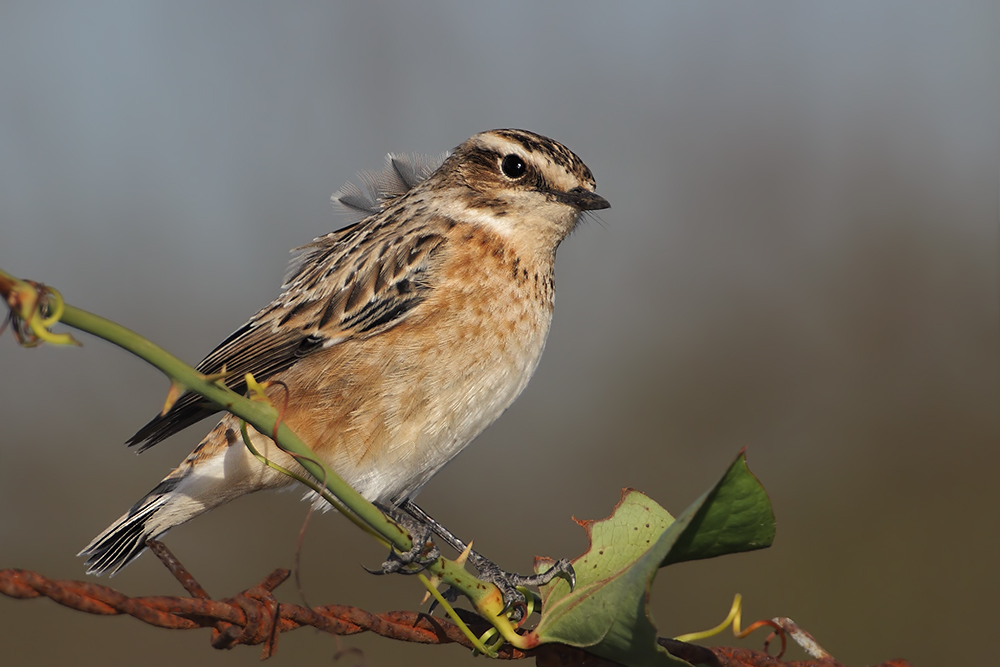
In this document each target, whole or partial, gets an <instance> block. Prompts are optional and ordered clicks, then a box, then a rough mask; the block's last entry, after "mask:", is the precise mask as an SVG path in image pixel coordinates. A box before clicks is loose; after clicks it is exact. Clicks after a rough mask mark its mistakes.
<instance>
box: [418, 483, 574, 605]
mask: <svg viewBox="0 0 1000 667" xmlns="http://www.w3.org/2000/svg"><path fill="white" fill-rule="evenodd" d="M399 508H400V509H401V510H403V511H404V512H406V513H407V514H409V515H410V516H411V517H413V518H414V519H416V520H417V521H418V522H420V523H422V524H423V525H425V526H426V527H427V528H428V529H429V530H430V532H433V533H434V534H436V535H437V536H438V537H440V538H441V539H442V540H444V541H445V542H446V543H447V544H448V546H450V547H452V548H453V549H455V550H456V551H459V552H462V551H465V549H466V547H467V546H468V545H466V544H465V542H463V541H462V540H460V539H459V538H458V537H457V536H456V535H455V534H454V533H452V532H451V531H450V530H448V529H447V528H445V527H444V526H442V525H441V524H440V523H438V522H437V521H435V520H434V519H433V518H432V517H431V516H430V515H429V514H427V512H425V511H423V510H422V509H420V507H418V506H417V504H416V503H414V502H413V501H412V500H409V499H406V500H404V501H403V502H402V503H400V505H399ZM469 560H471V561H472V564H473V565H474V566H475V568H476V570H478V571H479V578H480V579H482V580H483V581H488V582H490V583H492V584H494V585H495V586H496V587H497V588H499V589H500V592H501V594H502V595H503V601H504V609H505V610H506V609H510V608H511V607H512V606H514V605H523V604H524V603H525V599H524V595H523V594H522V593H521V592H520V591H518V590H517V587H518V586H544V585H545V584H547V583H549V582H550V581H552V580H553V579H555V578H556V577H560V578H562V579H565V580H566V581H567V582H569V586H570V588H573V587H574V586H575V585H576V572H574V571H573V566H572V565H571V564H570V562H569V561H568V560H567V559H565V558H563V559H562V560H559V561H556V562H555V563H554V564H553V565H552V567H550V568H549V569H548V570H546V571H545V572H542V573H541V574H532V575H523V574H515V573H513V572H507V571H506V570H502V569H501V568H500V567H499V566H498V565H497V564H496V563H494V562H493V561H491V560H489V559H488V558H486V557H485V556H483V555H482V554H479V553H477V552H476V551H470V552H469ZM519 613H520V612H515V615H518V614H519Z"/></svg>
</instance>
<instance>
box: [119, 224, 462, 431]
mask: <svg viewBox="0 0 1000 667" xmlns="http://www.w3.org/2000/svg"><path fill="white" fill-rule="evenodd" d="M444 242H445V240H444V236H442V235H441V234H439V233H438V232H436V231H435V230H434V229H433V228H431V227H429V226H414V227H413V228H412V229H410V230H409V231H408V232H406V233H401V232H400V231H399V229H398V227H397V226H393V225H387V224H386V222H385V221H383V220H380V219H379V218H378V217H373V218H370V219H367V220H365V221H362V222H361V223H357V224H355V225H351V226H349V227H346V228H344V229H341V230H339V231H337V232H333V233H332V234H327V235H326V236H323V237H320V238H318V239H316V240H315V241H313V242H312V243H310V244H309V245H307V246H303V247H302V248H298V249H297V250H296V251H294V252H295V253H296V255H295V258H294V259H293V262H294V263H295V265H294V266H293V270H292V272H291V273H290V275H289V276H288V277H287V278H286V282H285V285H284V287H285V291H284V292H283V293H282V294H281V296H279V297H278V298H277V299H275V300H274V301H273V302H272V303H271V304H269V305H268V306H266V307H265V308H263V309H262V310H261V311H260V312H258V313H257V314H256V315H254V316H253V317H252V318H251V319H250V321H249V322H247V323H246V324H244V325H243V326H242V327H240V328H239V329H237V330H236V331H235V332H233V333H232V334H231V335H230V336H229V337H228V338H226V340H224V341H223V342H222V343H220V344H219V346H218V347H216V348H215V349H214V350H213V351H212V352H211V353H210V354H209V355H208V356H207V357H205V359H204V360H203V361H202V362H201V363H200V364H198V371H199V372H201V373H204V374H206V375H210V374H216V373H221V372H222V371H223V369H225V371H226V373H227V374H228V375H227V378H226V379H224V382H225V383H226V385H227V386H229V387H230V388H231V389H233V391H236V392H237V393H243V392H245V391H246V382H245V380H244V377H245V375H246V373H253V375H254V377H255V378H256V379H257V380H258V381H263V380H267V379H268V378H271V377H273V376H275V375H276V374H279V373H281V372H282V371H285V370H287V369H288V368H290V367H291V366H292V365H294V364H295V363H296V362H298V361H299V360H300V359H302V358H304V357H307V356H309V355H310V354H314V353H316V352H317V351H319V350H322V349H326V348H329V347H332V346H333V345H337V344H339V343H342V342H344V341H346V340H350V339H356V338H368V337H371V336H376V335H378V334H379V333H381V332H383V331H386V330H388V329H390V328H392V327H394V326H396V325H397V324H399V323H400V322H402V321H403V320H405V319H406V317H407V315H408V314H409V313H411V312H412V311H413V309H414V308H415V307H416V306H418V305H419V304H420V303H421V302H422V301H423V300H424V299H425V298H426V293H427V290H428V289H430V287H431V286H432V284H433V281H434V270H435V267H436V263H435V261H434V257H435V255H436V252H437V251H438V249H439V248H440V247H441V246H442V245H443V244H444ZM218 411H219V408H218V406H216V405H214V404H212V403H210V402H208V401H205V400H204V399H203V398H201V397H200V396H198V395H197V394H190V393H187V394H184V395H183V396H181V398H180V399H179V400H178V401H177V402H176V403H175V404H174V406H173V407H172V408H171V410H170V411H169V412H168V413H167V414H166V415H162V416H157V417H154V418H153V419H152V420H151V421H150V422H149V423H148V424H146V425H145V426H143V427H142V428H141V429H139V431H138V432H136V434H135V435H133V436H132V437H131V438H130V439H129V440H128V443H127V444H128V445H129V446H138V448H139V451H144V450H145V449H148V448H149V447H152V446H153V445H155V444H157V443H158V442H160V441H162V440H164V439H166V438H168V437H170V436H171V435H173V434H175V433H177V432H179V431H181V430H183V429H185V428H187V427H188V426H191V425H192V424H194V423H196V422H199V421H201V420H202V419H204V418H206V417H209V416H211V415H212V414H214V413H216V412H218Z"/></svg>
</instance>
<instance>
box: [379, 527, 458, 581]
mask: <svg viewBox="0 0 1000 667" xmlns="http://www.w3.org/2000/svg"><path fill="white" fill-rule="evenodd" d="M428 545H429V547H428ZM440 557H441V550H440V549H438V547H437V545H436V544H434V543H433V542H431V541H430V534H429V531H428V532H427V533H425V534H423V535H418V536H415V537H414V539H413V547H412V548H410V550H409V551H404V552H402V553H400V552H399V551H396V550H395V549H394V548H392V547H390V548H389V557H388V558H386V559H385V561H384V562H383V563H382V566H381V568H379V569H377V570H370V569H368V568H367V567H365V570H367V571H368V572H369V573H370V574H392V573H393V572H398V573H400V574H420V573H421V572H423V571H424V570H426V569H427V568H428V567H430V566H431V565H433V564H434V563H435V562H436V561H437V559H438V558H440ZM361 567H364V565H362V566H361Z"/></svg>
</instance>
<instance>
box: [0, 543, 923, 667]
mask: <svg viewBox="0 0 1000 667" xmlns="http://www.w3.org/2000/svg"><path fill="white" fill-rule="evenodd" d="M150 547H151V548H152V550H153V551H154V553H156V554H157V555H158V556H159V557H160V559H161V560H162V561H163V562H164V564H165V565H166V566H167V567H168V568H169V569H170V571H171V572H172V573H173V574H174V576H175V577H177V579H178V581H180V582H181V584H182V585H183V586H184V587H185V589H186V590H187V591H188V592H189V593H191V595H192V596H194V597H190V598H183V597H171V596H149V597H129V596H127V595H125V594H123V593H120V592H118V591H116V590H114V589H112V588H108V587H107V586H102V585H99V584H93V583H88V582H82V581H53V580H51V579H48V578H47V577H44V576H42V575H40V574H38V573H37V572H31V571H29V570H17V569H7V570H0V593H3V594H4V595H6V596H8V597H12V598H16V599H21V600H27V599H32V598H37V597H47V598H49V599H51V600H53V601H55V602H58V603H59V604H61V605H63V606H66V607H69V608H71V609H76V610H78V611H84V612H87V613H90V614H99V615H105V616H112V615H121V614H127V615H129V616H133V617H134V618H137V619H139V620H140V621H143V622H144V623H148V624H150V625H155V626H157V627H160V628H173V629H182V630H190V629H195V628H211V629H212V646H213V647H215V648H217V649H230V648H233V647H234V646H236V645H237V644H247V645H257V644H262V645H263V649H262V653H261V658H267V657H270V656H271V655H273V654H274V652H275V650H276V649H277V643H278V636H279V635H280V634H281V633H282V632H288V631H289V630H294V629H296V628H300V627H302V626H310V627H313V628H316V629H318V630H322V631H324V632H328V633H330V634H335V635H353V634H358V633H361V632H374V633H376V634H378V635H381V636H383V637H388V638H390V639H396V640H399V641H408V642H417V643H420V644H450V643H455V644H460V645H462V646H465V647H467V648H470V649H471V648H472V646H471V644H470V643H469V641H468V639H467V638H466V637H465V635H463V634H462V632H461V630H459V628H458V626H457V625H455V624H454V623H453V622H451V621H450V620H448V619H444V618H437V617H433V616H430V615H429V614H425V613H421V612H414V611H390V612H385V613H381V614H373V613H370V612H367V611H364V610H363V609H358V608H357V607H350V606H347V605H327V606H323V607H313V608H308V607H302V606H299V605H295V604H290V603H287V602H278V601H277V600H276V599H275V598H274V594H273V591H274V589H275V588H277V587H278V586H279V585H281V583H283V582H284V581H285V580H286V579H287V578H288V576H289V572H288V570H283V569H278V570H275V571H274V572H272V573H271V574H270V575H269V576H268V577H267V578H265V579H264V580H263V581H262V582H261V583H259V584H257V585H256V586H253V587H251V588H248V589H247V590H245V591H243V592H242V593H239V594H238V595H235V596H233V597H230V598H225V599H222V600H212V599H210V598H209V597H208V594H207V593H206V592H205V590H204V589H203V588H202V587H201V586H200V585H199V584H198V582H197V581H195V579H194V577H193V576H192V575H191V574H190V573H189V572H188V571H187V570H186V569H184V567H183V566H182V565H181V564H180V562H179V561H177V559H176V558H174V557H173V555H172V554H170V552H169V551H168V550H167V549H166V547H164V546H163V545H161V544H158V543H150ZM459 613H461V615H462V618H463V620H465V621H466V623H468V624H469V627H471V628H472V629H473V631H474V632H476V631H480V632H482V631H485V630H486V629H488V628H489V627H490V626H489V624H487V623H486V622H485V621H483V620H482V619H479V618H478V617H477V616H476V615H475V614H473V613H471V612H464V610H459ZM661 643H662V644H664V645H665V646H666V647H667V648H668V649H669V650H670V651H671V653H673V654H675V655H677V656H678V657H683V658H685V659H687V660H689V661H692V662H697V663H702V664H707V665H717V666H718V667H843V666H842V665H840V663H838V662H836V661H835V660H833V659H832V658H822V659H816V660H813V661H804V662H803V661H796V662H781V661H780V660H778V659H776V658H773V657H771V656H769V655H768V654H766V653H760V652H757V651H750V650H746V649H738V648H728V647H716V648H711V649H707V648H704V647H700V646H695V645H692V644H683V643H681V642H674V641H673V640H661ZM499 657H500V658H502V659H507V660H516V659H521V658H532V657H533V658H535V659H536V664H537V665H539V667H569V666H571V665H573V666H580V667H609V666H613V665H615V664H616V663H612V662H609V661H607V660H604V659H602V658H598V657H596V656H594V655H592V654H589V653H587V652H585V651H583V650H581V649H577V648H572V647H568V646H562V645H545V646H542V647H540V648H537V649H534V650H531V651H528V652H524V651H519V650H517V649H514V648H512V647H510V646H506V647H505V648H503V649H502V650H501V651H500V656H499ZM879 667H910V665H909V663H907V662H906V661H902V660H897V661H891V662H887V663H884V664H883V665H880V666H879Z"/></svg>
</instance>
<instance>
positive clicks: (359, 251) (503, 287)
mask: <svg viewBox="0 0 1000 667" xmlns="http://www.w3.org/2000/svg"><path fill="white" fill-rule="evenodd" d="M433 162H434V161H430V160H424V159H421V158H416V157H412V158H405V157H401V156H398V155H393V154H390V155H389V156H388V158H387V167H386V170H385V172H383V173H371V172H367V173H365V172H363V173H362V174H360V176H361V178H362V182H363V184H364V185H365V186H366V188H367V192H366V191H365V190H362V188H359V187H357V186H355V185H353V184H351V183H348V184H347V185H345V187H344V188H343V189H342V190H341V191H340V192H338V193H337V194H335V195H334V199H335V200H336V201H338V202H340V203H341V204H343V205H344V206H345V207H346V208H347V209H349V210H352V211H353V212H354V213H355V214H357V215H359V216H360V219H359V220H357V221H355V222H353V223H351V224H349V225H347V226H346V227H343V228H342V229H339V230H337V231H334V232H332V233H329V234H327V235H325V236H321V237H319V238H316V239H314V240H313V241H312V242H311V243H309V244H307V245H305V246H302V247H300V248H297V249H295V250H294V251H293V253H294V254H293V259H292V262H291V263H290V266H289V271H288V273H287V275H286V278H285V282H284V284H283V285H282V291H281V293H280V295H279V296H278V297H277V298H276V299H275V300H274V301H272V302H271V303H270V304H268V305H267V306H265V307H264V308H262V309H261V310H260V311H258V312H257V313H256V314H255V315H254V316H253V317H251V318H250V320H249V321H247V322H246V324H244V325H243V326H241V327H240V328H239V329H237V330H236V331H235V332H233V333H232V334H231V335H230V336H229V337H228V338H226V339H225V340H223V341H222V342H221V343H220V344H219V345H218V346H217V347H216V348H215V349H214V350H213V351H212V352H211V353H210V354H209V355H208V356H207V357H205V359H204V360H203V361H202V362H201V363H200V364H199V365H198V367H197V369H198V371H199V372H201V373H203V374H205V375H220V376H222V377H223V380H222V381H223V382H225V383H226V385H227V386H229V387H230V388H231V389H233V390H234V391H236V392H238V393H245V392H246V391H247V381H246V379H245V375H246V374H247V373H252V374H253V377H254V378H255V379H256V380H257V381H269V382H270V384H269V388H268V389H267V390H266V391H267V394H268V396H269V398H270V399H271V400H272V401H273V402H274V404H275V405H279V404H284V405H285V407H284V409H283V421H284V423H285V424H287V425H288V426H289V427H290V428H291V429H292V431H294V432H295V433H296V435H298V436H299V438H300V439H301V440H302V441H303V442H305V443H306V444H308V445H309V446H310V447H311V448H312V450H313V452H314V453H315V455H316V456H317V457H319V458H322V459H323V460H324V461H325V462H326V463H327V464H329V465H330V466H331V467H332V468H333V469H334V470H335V471H336V472H337V473H338V474H339V475H340V476H341V477H342V478H343V479H344V480H345V481H346V482H347V483H348V484H350V485H351V486H352V487H353V488H354V489H355V490H357V491H358V492H359V493H360V494H361V495H362V496H364V497H365V498H366V499H367V500H369V501H372V502H374V503H376V504H378V505H379V506H380V507H383V508H387V509H389V510H393V511H398V509H399V508H403V509H405V510H407V512H408V514H409V516H410V517H411V518H413V519H415V520H417V522H418V523H420V522H423V523H424V524H425V525H426V524H431V525H432V527H433V526H436V527H437V528H442V529H443V527H441V526H440V525H439V524H436V522H433V520H432V519H430V517H429V516H427V515H426V513H423V511H422V510H420V508H419V507H417V506H416V505H415V504H414V503H413V500H414V498H415V496H416V495H417V493H418V492H419V491H420V490H421V489H422V488H423V486H424V485H425V484H426V483H427V482H428V481H429V480H430V479H431V477H432V476H433V475H434V474H435V473H436V472H437V471H439V470H440V469H441V468H442V467H443V466H444V465H445V464H447V463H448V462H449V461H451V460H452V458H454V457H455V456H456V455H457V454H458V453H459V452H461V451H462V449H464V448H465V447H466V446H467V445H468V444H469V443H470V442H472V441H473V440H474V439H475V438H476V437H477V436H478V435H479V434H480V433H481V432H482V431H483V430H484V429H486V428H487V427H488V426H489V425H490V424H492V423H493V422H494V421H495V420H496V419H497V418H498V417H500V415H501V414H502V413H503V412H504V411H506V410H507V408H508V407H509V406H510V405H511V404H512V403H513V402H514V400H515V399H516V398H517V396H518V395H519V394H520V393H521V392H522V390H523V389H524V388H525V386H526V385H527V383H528V381H529V379H530V378H531V376H532V375H533V373H534V371H535V369H536V367H537V365H538V362H539V358H540V357H541V354H542V351H543V349H544V347H545V342H546V338H547V336H548V333H549V329H550V324H551V321H552V313H553V305H554V298H555V282H554V264H555V258H556V250H557V248H558V247H559V245H560V243H561V242H562V241H563V240H564V239H565V238H566V237H567V236H568V235H569V234H570V233H571V232H572V231H573V230H574V228H575V227H576V226H577V223H578V221H579V220H580V219H581V217H582V216H583V214H585V213H586V212H589V211H598V210H601V209H605V208H608V207H609V206H610V204H609V203H608V201H607V200H606V199H604V198H603V197H602V196H600V195H598V194H597V193H596V192H595V190H596V182H595V180H594V177H593V175H592V173H591V171H590V169H589V168H588V167H587V166H586V165H585V164H584V163H583V161H582V160H581V159H580V158H579V157H577V155H576V154H575V153H573V152H572V151H570V150H569V149H568V148H566V147H565V146H564V145H562V144H560V143H559V142H557V141H554V140H552V139H549V138H547V137H544V136H542V135H539V134H535V133H533V132H529V131H526V130H517V129H497V130H490V131H487V132H482V133H479V134H476V135H474V136H473V137H471V138H470V139H468V140H467V141H465V142H464V143H462V144H460V145H459V146H457V147H456V148H455V149H453V150H452V151H451V152H450V154H445V156H443V161H440V166H436V168H435V164H434V163H433ZM220 410H221V408H220V407H219V406H217V405H215V404H212V403H210V402H208V401H206V400H205V399H203V398H201V397H200V396H199V395H197V394H194V393H185V394H183V395H182V396H181V397H180V398H179V399H178V400H177V401H176V402H175V403H174V404H173V406H172V407H171V408H170V409H169V410H168V411H166V412H165V413H162V414H160V415H158V416H156V417H154V418H153V419H152V420H151V421H150V422H149V423H147V424H146V425H145V426H143V427H142V428H141V429H139V431H138V432H137V433H136V434H135V435H134V436H132V438H130V439H129V440H128V442H127V444H128V445H129V446H133V447H137V448H138V451H140V452H141V451H143V450H146V449H148V448H149V447H152V446H153V445H155V444H157V443H159V442H161V441H162V440H164V439H166V438H168V437H169V436H171V435H174V434H175V433H177V432H179V431H182V430H184V429H186V428H187V427H189V426H192V425H193V424H195V423H197V422H199V421H201V420H203V419H205V418H207V417H210V416H212V415H213V414H215V413H217V412H219V411H220ZM250 438H251V442H252V443H253V445H254V446H255V447H256V448H257V450H258V451H259V452H261V453H262V454H264V456H266V457H267V458H268V459H270V460H272V461H274V462H276V463H278V464H280V465H282V466H284V467H286V468H291V469H300V468H298V466H297V464H296V463H295V462H294V460H293V459H292V458H291V457H290V456H289V455H288V454H286V453H285V452H283V451H282V450H280V449H278V448H277V447H276V446H275V444H274V443H273V442H272V441H271V440H270V439H269V438H268V437H267V436H266V435H263V434H261V433H258V432H256V431H254V430H252V429H251V430H250ZM292 484H294V482H293V480H292V479H291V478H289V477H287V476H285V475H283V474H281V473H279V472H277V471H275V470H273V469H272V468H270V467H267V466H266V465H264V464H262V463H261V462H260V461H259V460H258V459H256V458H255V457H254V456H253V455H252V454H251V452H250V451H249V450H248V448H247V447H246V446H245V444H244V442H243V440H242V437H241V436H240V421H239V419H238V418H236V417H235V416H233V415H231V414H226V415H224V416H223V417H222V418H221V420H220V421H219V422H218V424H217V425H216V426H215V427H214V428H213V429H212V430H211V431H210V432H209V433H208V435H206V436H205V437H204V439H202V440H201V442H200V443H199V444H198V445H197V446H196V447H195V449H194V451H192V452H191V453H190V454H189V455H188V456H187V457H186V458H185V459H184V461H183V462H181V464H180V465H179V466H177V467H176V468H175V469H174V470H173V471H172V472H170V473H169V474H168V475H167V476H166V477H165V478H164V479H163V480H162V481H161V482H160V483H159V484H157V485H156V486H155V487H154V488H153V489H152V490H151V491H150V492H149V493H148V494H146V495H145V496H144V497H143V498H141V499H140V500H139V501H138V502H136V503H135V504H134V505H133V506H132V508H131V509H129V511H128V512H126V513H125V514H124V515H122V516H121V517H120V518H119V519H118V520H117V521H115V522H114V523H113V524H111V526H109V527H108V528H107V529H105V530H104V531H103V532H101V533H100V534H99V535H98V536H97V537H95V538H94V539H93V540H92V541H91V542H90V544H88V545H87V546H86V547H85V548H84V549H83V550H82V551H81V552H80V554H79V555H80V556H85V557H86V563H85V564H86V567H87V572H88V574H95V575H101V574H108V575H114V574H115V573H117V572H119V571H120V570H121V569H122V568H123V567H125V566H126V565H128V564H129V563H131V562H132V561H134V560H135V559H136V558H138V557H139V556H140V555H141V554H142V553H143V551H145V549H146V542H147V540H150V539H158V538H160V537H161V536H163V534H164V533H166V532H167V531H168V530H170V529H172V528H174V527H176V526H179V525H181V524H183V523H185V522H187V521H189V520H191V519H193V518H195V517H196V516H198V515H200V514H202V513H204V512H207V511H209V510H212V509H213V508H216V507H219V506H220V505H223V504H225V503H227V502H229V501H231V500H234V499H236V498H238V497H240V496H243V495H246V494H249V493H253V492H256V491H261V490H265V489H278V488H282V487H287V486H290V485H292ZM435 532H438V534H439V535H442V536H444V537H445V538H446V539H448V536H450V537H451V538H453V539H454V540H455V541H457V538H454V536H451V534H450V533H447V531H444V532H441V531H439V530H435ZM415 542H416V540H415ZM449 543H451V544H452V545H453V546H455V542H454V541H451V542H449ZM458 543H459V544H463V543H461V542H460V541H458ZM456 548H458V547H456ZM415 549H416V547H415ZM482 560H483V561H484V562H486V563H488V564H489V565H492V563H490V562H489V561H485V559H482ZM477 567H480V566H479V564H477ZM385 569H386V571H388V570H389V569H392V568H391V567H389V563H388V561H387V565H386V568H385ZM480 569H481V571H482V568H480ZM501 572H502V571H501ZM503 574H509V573H503ZM528 579H532V578H531V577H528V578H523V577H522V578H521V579H520V580H518V581H517V582H516V583H522V582H525V581H527V580H528ZM535 580H536V579H535ZM507 584H508V585H507V586H505V587H503V588H502V590H504V591H505V594H506V593H510V592H511V591H512V589H513V585H512V584H511V582H510V581H509V580H508V581H507Z"/></svg>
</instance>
